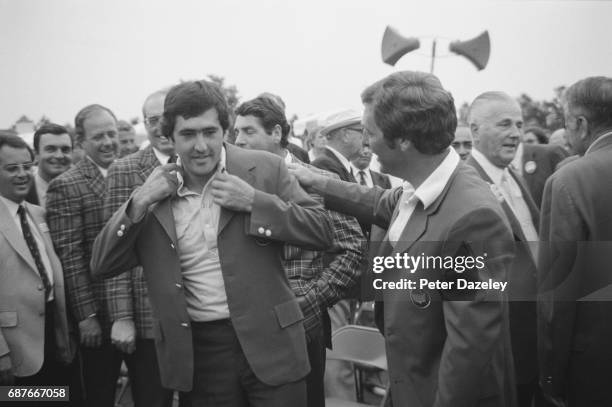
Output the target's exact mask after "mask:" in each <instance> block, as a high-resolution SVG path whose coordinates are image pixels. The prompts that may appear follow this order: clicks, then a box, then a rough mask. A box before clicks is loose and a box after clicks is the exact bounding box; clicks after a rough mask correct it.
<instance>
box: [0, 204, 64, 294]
mask: <svg viewBox="0 0 612 407" xmlns="http://www.w3.org/2000/svg"><path fill="white" fill-rule="evenodd" d="M0 200H2V202H4V204H5V205H6V207H7V208H8V211H9V213H10V214H11V218H12V219H13V221H14V222H15V225H17V230H18V231H19V233H20V234H21V236H23V229H22V228H21V219H19V214H18V213H17V210H18V209H19V206H20V204H18V203H16V202H13V201H11V200H10V199H6V198H5V197H3V196H0ZM21 205H23V206H24V208H25V210H26V211H25V212H26V220H27V221H28V224H29V225H30V230H31V232H32V235H33V236H34V240H35V241H36V246H37V247H38V253H39V254H40V260H41V261H42V263H43V266H44V267H45V274H47V279H48V280H49V284H51V286H53V269H52V268H51V260H50V259H49V255H48V254H47V247H46V246H45V241H44V240H43V238H42V236H41V234H40V232H39V231H38V227H39V226H38V225H36V224H35V223H34V218H32V215H30V211H29V209H28V206H29V205H30V204H28V203H27V202H25V201H23V202H22V203H21ZM23 239H24V241H25V238H23ZM26 246H27V244H26ZM36 272H37V273H38V270H36ZM53 298H54V296H53V290H51V292H50V293H49V298H47V301H51V300H53Z"/></svg>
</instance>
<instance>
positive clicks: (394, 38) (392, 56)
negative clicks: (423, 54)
mask: <svg viewBox="0 0 612 407" xmlns="http://www.w3.org/2000/svg"><path fill="white" fill-rule="evenodd" d="M420 46H421V43H420V42H419V39H418V38H413V37H411V38H405V37H403V36H402V35H401V34H400V33H399V32H398V31H397V30H396V29H395V28H393V27H391V26H387V28H386V29H385V34H384V35H383V40H382V46H381V55H382V60H383V62H384V63H386V64H389V65H391V66H393V65H395V63H396V62H397V61H398V60H399V59H400V58H401V57H403V56H404V55H406V54H407V53H409V52H410V51H414V50H415V49H417V48H419V47H420Z"/></svg>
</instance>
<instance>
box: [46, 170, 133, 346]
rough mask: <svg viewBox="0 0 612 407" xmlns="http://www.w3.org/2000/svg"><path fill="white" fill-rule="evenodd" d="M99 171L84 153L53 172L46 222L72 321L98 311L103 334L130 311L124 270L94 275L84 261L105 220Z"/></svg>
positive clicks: (103, 186) (101, 177) (101, 180)
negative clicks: (108, 276) (59, 171)
mask: <svg viewBox="0 0 612 407" xmlns="http://www.w3.org/2000/svg"><path fill="white" fill-rule="evenodd" d="M104 197H105V183H104V177H103V176H102V173H101V172H100V170H99V169H98V168H97V167H96V165H95V164H94V163H93V162H92V161H91V160H89V159H87V158H84V159H82V160H81V161H79V162H78V163H77V164H76V165H75V166H74V167H72V168H71V169H69V170H68V171H66V172H65V173H63V174H61V175H60V176H58V177H57V178H55V179H54V180H53V181H51V183H50V184H49V189H48V190H47V224H48V225H49V230H50V232H51V238H52V240H53V245H54V246H55V251H56V253H57V255H58V257H59V258H60V261H61V262H62V268H63V269H64V280H65V285H66V296H67V299H68V305H69V308H70V310H71V311H72V314H73V315H74V317H75V318H76V320H77V321H82V320H84V319H85V318H87V317H88V316H90V315H91V314H93V313H96V314H97V317H98V321H99V322H100V324H101V326H102V329H103V332H104V333H105V335H107V336H108V335H110V328H111V323H112V321H114V320H115V319H117V318H121V317H126V316H131V313H132V311H131V309H130V308H129V307H127V306H126V304H125V301H123V299H122V297H125V296H126V295H127V293H128V292H129V279H128V278H127V276H118V277H115V278H113V279H110V280H93V279H92V278H91V270H90V268H89V262H90V259H91V252H92V249H93V243H94V240H95V239H96V236H97V235H98V232H100V230H101V229H102V227H103V226H104V223H105V222H104V213H103V209H104V208H103V202H104Z"/></svg>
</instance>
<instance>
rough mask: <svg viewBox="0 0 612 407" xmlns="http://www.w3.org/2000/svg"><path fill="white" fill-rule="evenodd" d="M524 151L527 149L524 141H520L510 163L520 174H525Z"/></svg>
mask: <svg viewBox="0 0 612 407" xmlns="http://www.w3.org/2000/svg"><path fill="white" fill-rule="evenodd" d="M473 150H475V149H473ZM524 151H525V147H524V143H519V145H518V147H517V148H516V155H515V156H514V158H513V159H512V162H511V163H510V165H512V167H514V169H515V170H516V172H518V173H519V174H520V175H523V152H524Z"/></svg>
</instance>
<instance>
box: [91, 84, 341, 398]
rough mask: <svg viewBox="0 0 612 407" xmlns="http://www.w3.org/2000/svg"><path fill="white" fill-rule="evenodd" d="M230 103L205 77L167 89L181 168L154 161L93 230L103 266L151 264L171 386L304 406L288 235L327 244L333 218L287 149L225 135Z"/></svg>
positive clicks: (304, 368) (159, 341) (301, 338)
mask: <svg viewBox="0 0 612 407" xmlns="http://www.w3.org/2000/svg"><path fill="white" fill-rule="evenodd" d="M228 127H229V107H228V105H227V101H226V100H225V97H224V96H223V93H222V91H221V89H220V88H219V87H218V86H217V85H215V84H214V83H211V82H208V81H195V82H184V83H181V84H180V85H177V86H175V87H173V88H172V89H171V90H170V91H169V93H168V94H167V95H166V99H165V103H164V113H163V122H162V132H163V134H164V135H165V136H166V137H168V138H170V139H173V140H174V143H175V149H176V152H177V153H178V156H179V159H180V165H178V164H174V163H170V164H166V165H163V166H161V167H158V168H156V169H155V170H154V171H153V172H152V173H151V175H150V176H149V177H148V178H147V180H146V181H145V183H144V184H143V185H142V186H141V187H140V188H138V189H136V190H135V191H134V193H133V194H132V196H131V198H130V199H129V200H128V201H127V202H126V203H125V204H123V205H122V206H121V207H120V208H119V209H118V210H117V211H116V212H115V213H114V215H113V216H112V217H111V219H110V220H109V222H108V223H107V224H106V226H105V227H104V229H103V230H102V231H101V233H100V235H99V236H98V238H97V239H96V243H95V246H94V255H93V258H92V261H91V265H92V270H93V272H94V274H97V275H99V276H103V275H106V276H112V275H116V274H118V273H122V272H123V271H125V270H127V269H129V268H131V267H134V266H136V265H138V264H140V265H142V267H143V270H144V275H145V279H146V282H147V287H148V292H149V299H150V302H151V307H152V309H153V330H154V335H155V345H156V349H157V355H158V361H159V368H160V376H161V382H162V385H164V386H165V387H166V388H170V389H177V390H180V391H183V392H187V393H186V394H184V395H183V401H184V402H186V403H192V405H194V406H196V405H197V406H216V405H221V404H222V405H227V406H236V407H241V406H279V407H280V406H288V405H291V406H304V405H305V402H306V393H305V383H304V377H305V376H306V374H307V373H308V371H309V364H308V356H307V353H306V337H305V333H304V327H303V324H302V320H303V318H304V316H303V314H302V311H301V309H300V305H299V303H298V301H297V299H296V298H295V295H294V293H293V292H292V290H291V288H290V286H289V283H288V281H287V277H286V275H285V271H284V269H283V267H282V264H281V262H280V257H281V256H280V255H281V252H282V248H283V245H284V243H293V244H302V245H306V246H308V247H311V248H319V249H321V248H325V247H327V246H328V245H329V244H331V228H332V225H331V222H330V220H329V218H328V216H327V213H326V211H325V210H324V208H323V207H322V206H321V205H320V204H318V203H316V202H315V201H313V200H312V199H311V198H309V197H308V195H307V194H306V193H305V192H304V191H303V190H302V189H301V188H300V187H299V185H298V184H297V182H296V180H295V179H293V178H291V177H290V176H289V174H288V173H287V169H286V166H285V164H284V163H283V161H282V159H281V158H280V157H277V156H275V155H272V154H270V153H265V152H255V151H248V150H244V149H241V148H239V147H235V146H232V145H228V144H224V143H223V139H224V135H225V133H226V132H227V129H228Z"/></svg>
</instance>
